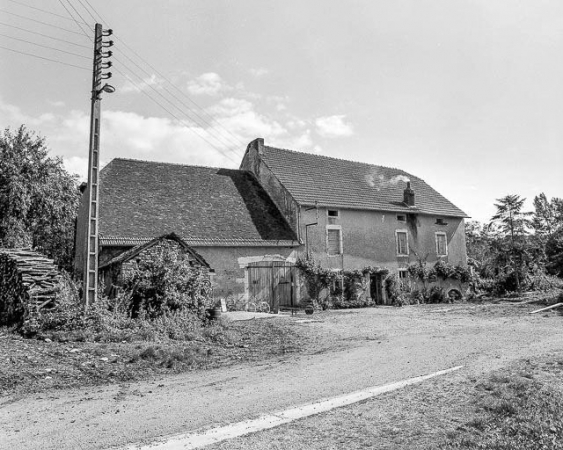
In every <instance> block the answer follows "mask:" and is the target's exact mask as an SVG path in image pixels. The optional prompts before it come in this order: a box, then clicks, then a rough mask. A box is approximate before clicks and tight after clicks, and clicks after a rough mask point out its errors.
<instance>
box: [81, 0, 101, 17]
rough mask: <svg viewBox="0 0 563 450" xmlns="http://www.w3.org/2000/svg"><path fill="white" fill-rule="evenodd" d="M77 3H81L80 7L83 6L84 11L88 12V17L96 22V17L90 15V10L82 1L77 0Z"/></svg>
mask: <svg viewBox="0 0 563 450" xmlns="http://www.w3.org/2000/svg"><path fill="white" fill-rule="evenodd" d="M78 3H80V4H81V5H82V8H84V9H85V10H86V12H87V13H88V14H90V17H91V18H92V19H93V20H94V22H98V19H96V18H95V17H94V16H93V15H92V13H91V12H90V10H89V9H88V8H86V7H85V6H84V3H82V0H78Z"/></svg>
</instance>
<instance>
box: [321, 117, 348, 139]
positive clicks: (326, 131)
mask: <svg viewBox="0 0 563 450" xmlns="http://www.w3.org/2000/svg"><path fill="white" fill-rule="evenodd" d="M345 117H346V116H345V115H335V116H326V117H319V118H317V119H316V120H315V125H316V126H317V129H316V131H317V133H318V134H319V135H321V136H322V137H326V138H336V137H346V136H352V135H353V134H354V129H353V128H352V125H350V124H349V123H345V122H344V118H345Z"/></svg>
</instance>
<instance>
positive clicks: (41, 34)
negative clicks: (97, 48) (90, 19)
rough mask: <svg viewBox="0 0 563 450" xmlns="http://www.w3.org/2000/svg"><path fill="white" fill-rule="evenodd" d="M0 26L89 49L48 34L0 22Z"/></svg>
mask: <svg viewBox="0 0 563 450" xmlns="http://www.w3.org/2000/svg"><path fill="white" fill-rule="evenodd" d="M0 25H4V26H6V27H10V28H15V29H17V30H21V31H25V32H26V33H32V34H36V35H38V36H43V37H46V38H49V39H54V40H55V41H60V42H65V43H67V44H70V45H75V46H77V47H82V48H87V49H90V47H88V46H86V45H82V44H77V43H76V42H70V41H67V40H66V39H60V38H56V37H54V36H49V35H48V34H43V33H38V32H37V31H31V30H27V29H26V28H21V27H16V26H15V25H9V24H7V23H4V22H0Z"/></svg>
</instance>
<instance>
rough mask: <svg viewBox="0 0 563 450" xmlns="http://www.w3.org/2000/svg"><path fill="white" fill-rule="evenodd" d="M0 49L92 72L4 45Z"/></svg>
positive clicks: (86, 68)
mask: <svg viewBox="0 0 563 450" xmlns="http://www.w3.org/2000/svg"><path fill="white" fill-rule="evenodd" d="M0 48H3V49H4V50H8V51H10V52H14V53H19V54H21V55H27V56H33V57H34V58H39V59H44V60H45V61H51V62H55V63H57V64H63V65H65V66H70V67H76V68H77V69H82V70H88V71H91V70H92V69H91V68H88V67H82V66H77V65H74V64H70V63H65V62H63V61H59V60H56V59H50V58H45V57H43V56H39V55H34V54H32V53H26V52H21V51H19V50H14V49H13V48H8V47H4V46H2V45H0Z"/></svg>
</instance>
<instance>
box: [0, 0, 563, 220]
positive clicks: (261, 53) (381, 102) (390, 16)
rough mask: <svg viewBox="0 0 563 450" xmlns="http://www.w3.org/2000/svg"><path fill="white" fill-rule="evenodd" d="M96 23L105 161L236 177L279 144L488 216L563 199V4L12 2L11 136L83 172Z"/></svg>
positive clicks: (5, 8)
mask: <svg viewBox="0 0 563 450" xmlns="http://www.w3.org/2000/svg"><path fill="white" fill-rule="evenodd" d="M95 22H100V23H103V24H104V27H105V28H106V29H109V28H111V29H112V30H113V31H114V34H113V36H111V37H108V38H107V40H109V39H112V40H113V41H114V45H113V47H112V48H111V50H112V51H113V55H112V57H111V58H109V60H110V61H111V62H112V63H113V67H112V68H111V69H108V71H111V72H112V75H113V76H112V78H111V79H108V80H106V82H108V83H109V84H111V85H112V86H114V87H115V89H116V91H115V93H113V94H103V100H102V128H101V147H100V156H101V160H102V162H103V163H108V162H109V161H111V159H113V158H116V157H123V158H134V159H143V160H151V161H166V162H174V163H180V164H193V165H205V166H213V167H228V168H236V167H238V165H239V164H240V161H241V159H242V155H243V154H244V151H245V149H246V145H247V144H248V142H250V141H251V140H253V139H255V138H257V137H262V138H264V140H265V143H266V145H272V146H278V147H283V148H289V149H293V150H298V151H303V152H313V153H317V154H319V155H325V156H331V157H336V158H343V159H349V160H354V161H362V162H366V163H370V164H377V165H382V166H388V167H397V168H400V169H403V170H405V171H407V172H409V173H412V174H413V175H416V176H418V177H420V178H422V179H424V180H425V181H426V182H427V183H428V184H430V185H431V186H432V187H434V188H435V189H436V190H438V191H439V192H440V193H442V194H443V195H444V196H445V197H447V198H448V199H449V200H451V201H452V202H453V203H454V204H455V205H456V206H458V207H459V208H461V209H462V210H464V211H465V212H466V213H467V214H468V215H469V216H470V217H471V218H472V219H473V220H479V221H482V222H487V221H488V220H489V219H490V217H491V216H492V215H493V214H494V212H495V207H494V203H495V202H496V199H499V198H501V197H504V196H506V195H508V194H518V195H520V196H522V197H525V198H527V199H528V200H527V203H526V206H527V208H528V209H531V208H532V203H531V202H532V200H533V198H534V196H536V195H539V194H540V193H541V192H544V193H545V194H546V195H547V197H548V198H552V197H563V126H562V125H563V56H562V55H563V2H561V1H559V0H554V1H542V0H520V1H515V0H494V1H491V0H483V1H479V0H471V1H470V0H425V1H420V0H394V1H390V0H388V1H381V0H349V1H345V2H344V1H337V0H283V1H281V0H277V1H272V0H237V1H232V0H231V1H227V0H189V1H187V0H158V1H157V0H119V1H115V0H113V1H111V0H0V57H1V60H2V64H1V66H0V125H1V126H2V128H3V129H4V128H6V127H10V128H17V127H19V126H20V125H22V124H25V126H26V127H27V128H28V129H30V130H33V131H34V132H36V133H37V134H38V135H40V136H43V137H45V138H46V141H47V146H48V147H49V149H50V152H51V154H52V155H53V156H59V157H61V158H62V159H63V161H64V164H65V166H66V167H67V169H68V170H69V171H71V172H72V173H76V174H78V175H80V176H81V177H85V176H86V173H87V158H88V133H89V115H90V96H91V84H92V73H91V72H92V53H93V50H92V42H91V40H92V37H93V31H91V30H92V29H93V27H94V23H95ZM32 55H33V56H32ZM40 58H46V59H40Z"/></svg>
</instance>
